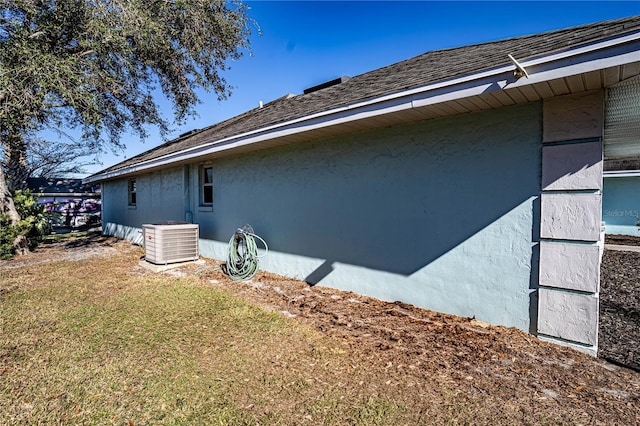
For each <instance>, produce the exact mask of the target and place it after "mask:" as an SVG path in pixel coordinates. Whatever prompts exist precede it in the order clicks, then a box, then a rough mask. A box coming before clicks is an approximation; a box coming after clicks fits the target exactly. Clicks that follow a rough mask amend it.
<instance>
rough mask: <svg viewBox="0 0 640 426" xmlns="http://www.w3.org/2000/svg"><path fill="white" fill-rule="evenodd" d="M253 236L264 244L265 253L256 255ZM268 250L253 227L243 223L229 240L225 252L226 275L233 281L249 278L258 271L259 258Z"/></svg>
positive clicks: (256, 248)
mask: <svg viewBox="0 0 640 426" xmlns="http://www.w3.org/2000/svg"><path fill="white" fill-rule="evenodd" d="M255 238H257V239H259V240H260V241H262V244H264V248H265V253H264V254H263V255H262V256H258V246H257V244H256V240H255ZM268 251H269V247H268V246H267V243H266V242H265V240H263V239H262V238H260V237H259V236H257V235H256V234H255V233H254V232H253V228H251V226H249V225H245V226H243V227H242V228H238V229H237V230H236V232H235V234H233V236H232V237H231V239H230V240H229V251H228V253H227V265H226V270H227V275H229V278H231V279H232V280H234V281H244V280H250V279H251V278H253V277H254V276H255V275H256V274H257V273H258V267H259V264H260V262H259V259H260V258H261V257H264V256H265V255H266V254H267V252H268Z"/></svg>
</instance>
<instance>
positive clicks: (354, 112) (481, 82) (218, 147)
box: [83, 31, 640, 183]
mask: <svg viewBox="0 0 640 426" xmlns="http://www.w3.org/2000/svg"><path fill="white" fill-rule="evenodd" d="M635 61H640V31H638V32H634V33H632V34H627V35H625V36H622V37H618V38H612V39H608V40H606V41H603V42H598V43H593V44H590V45H587V46H582V47H578V48H576V49H568V50H565V51H562V52H558V53H553V54H550V55H546V56H541V57H537V58H535V59H531V60H520V63H521V64H522V66H523V67H525V68H527V71H528V72H529V75H530V77H529V78H520V79H516V78H515V77H514V76H513V69H514V66H513V65H512V64H509V65H505V66H502V67H498V68H494V69H490V70H484V71H482V72H479V73H475V74H470V75H467V76H463V77H459V78H454V79H451V80H446V81H440V82H437V83H434V84H430V85H427V86H423V87H419V88H414V89H410V90H406V91H403V92H398V93H393V94H389V95H384V96H380V97H377V98H373V99H368V100H365V101H362V102H356V103H353V104H350V105H345V106H341V107H338V108H334V109H331V110H328V111H322V112H319V113H315V114H310V115H308V116H304V117H299V118H296V119H293V120H290V121H287V122H284V123H278V124H275V125H271V126H267V127H264V128H260V129H256V130H253V131H250V132H246V133H243V134H240V135H235V136H231V137H227V138H224V139H220V140H215V141H211V142H207V143H204V144H201V145H198V146H196V147H192V148H187V149H185V150H182V151H178V152H175V153H170V154H167V155H165V156H162V157H158V158H154V159H150V160H147V161H142V162H140V163H137V164H134V165H131V166H128V167H124V168H122V169H117V170H113V171H111V172H107V173H101V174H97V175H94V176H89V177H87V178H85V179H84V180H83V182H84V183H92V182H99V181H102V180H109V179H112V178H116V177H120V176H125V175H130V174H134V173H138V172H142V171H144V170H147V169H151V168H157V167H162V166H165V165H169V164H171V163H174V162H176V161H186V160H191V159H195V158H197V157H201V156H204V155H209V154H213V153H217V152H221V151H226V150H230V149H234V148H238V147H240V146H244V145H250V144H255V143H259V142H263V141H265V140H270V139H275V138H279V137H283V136H287V135H291V134H295V133H299V132H303V131H310V130H314V129H319V128H322V127H328V126H334V125H338V124H342V123H347V122H349V121H356V120H361V119H365V118H371V117H374V116H377V115H384V114H388V113H392V112H397V111H401V110H403V109H410V108H418V107H422V106H427V105H433V104H437V103H441V102H446V101H451V100H456V99H462V98H466V97H470V96H476V95H481V94H483V93H487V92H492V91H497V90H505V89H508V88H511V87H521V86H526V85H531V84H535V83H539V82H544V81H549V80H553V79H557V78H563V77H567V76H571V75H576V74H580V73H582V72H587V71H592V70H595V69H603V68H607V67H612V66H617V65H623V64H626V63H630V62H635Z"/></svg>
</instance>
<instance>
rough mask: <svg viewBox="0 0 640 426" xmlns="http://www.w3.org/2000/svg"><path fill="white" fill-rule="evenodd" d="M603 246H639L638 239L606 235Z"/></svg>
mask: <svg viewBox="0 0 640 426" xmlns="http://www.w3.org/2000/svg"><path fill="white" fill-rule="evenodd" d="M604 242H605V244H615V245H620V246H640V237H633V236H630V235H606V236H605V237H604Z"/></svg>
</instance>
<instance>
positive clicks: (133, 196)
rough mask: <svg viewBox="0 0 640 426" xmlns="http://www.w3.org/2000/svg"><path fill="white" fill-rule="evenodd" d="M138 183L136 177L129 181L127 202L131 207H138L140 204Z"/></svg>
mask: <svg viewBox="0 0 640 426" xmlns="http://www.w3.org/2000/svg"><path fill="white" fill-rule="evenodd" d="M137 194H138V184H137V182H136V178H131V179H129V180H128V181H127V200H128V201H127V204H128V205H129V207H136V206H137V205H138V195H137Z"/></svg>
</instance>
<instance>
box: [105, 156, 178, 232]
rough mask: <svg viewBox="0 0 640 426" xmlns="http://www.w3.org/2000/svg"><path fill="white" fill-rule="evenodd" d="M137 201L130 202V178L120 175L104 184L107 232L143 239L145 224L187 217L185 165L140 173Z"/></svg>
mask: <svg viewBox="0 0 640 426" xmlns="http://www.w3.org/2000/svg"><path fill="white" fill-rule="evenodd" d="M135 179H136V185H137V191H136V193H137V203H136V204H137V205H136V206H135V207H131V206H128V205H127V204H128V181H129V179H118V180H114V181H108V182H105V183H103V185H102V200H103V203H102V206H103V207H102V227H103V232H104V233H105V234H108V235H114V236H117V237H121V238H127V239H130V240H133V241H134V242H136V243H141V239H140V237H141V234H140V231H141V230H142V224H146V223H154V222H161V221H167V220H176V221H180V220H184V217H185V213H184V212H185V210H184V202H183V201H184V192H185V185H184V174H183V169H182V167H175V168H172V169H169V170H164V171H162V172H154V173H148V174H145V175H140V176H136V177H135Z"/></svg>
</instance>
